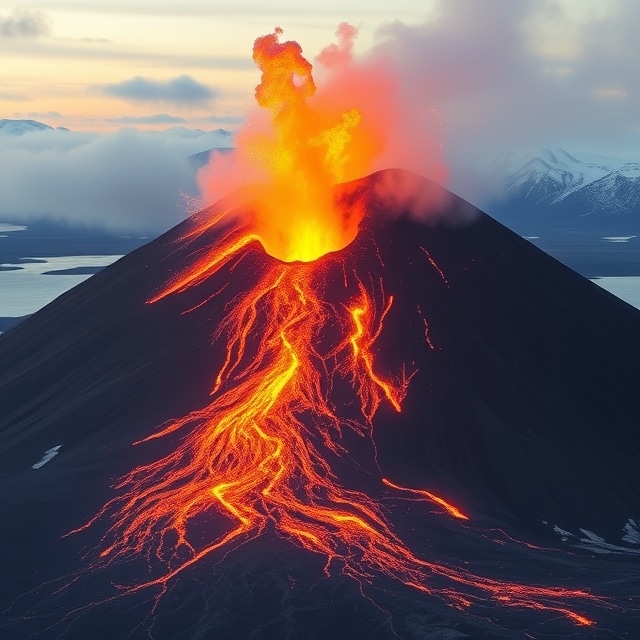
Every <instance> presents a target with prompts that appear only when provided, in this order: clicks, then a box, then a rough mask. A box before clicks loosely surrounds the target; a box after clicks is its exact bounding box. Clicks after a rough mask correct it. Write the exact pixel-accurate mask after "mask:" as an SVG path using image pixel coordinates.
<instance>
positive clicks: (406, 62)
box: [0, 0, 640, 219]
mask: <svg viewBox="0 0 640 640" xmlns="http://www.w3.org/2000/svg"><path fill="white" fill-rule="evenodd" d="M342 21H347V22H350V23H352V24H354V25H355V26H357V27H358V28H359V36H358V39H357V42H356V55H357V56H358V57H359V58H360V59H363V60H366V59H367V58H371V57H378V58H386V59H388V60H390V61H391V62H392V65H393V69H394V73H395V75H396V77H397V80H398V86H399V91H400V92H401V93H402V96H403V100H404V101H405V104H407V105H412V106H413V107H415V106H416V105H420V106H421V108H423V109H425V110H434V111H435V112H437V113H438V117H439V119H440V121H441V123H442V129H443V142H444V149H445V154H446V155H447V159H448V161H449V162H450V163H451V165H452V169H453V173H454V174H455V168H456V167H457V166H461V165H462V164H464V160H465V159H467V158H472V157H473V158H480V162H481V161H482V158H483V157H484V156H485V155H486V156H489V155H492V154H495V153H511V152H514V151H518V150H520V149H525V148H532V147H541V146H563V147H565V148H567V149H569V150H573V151H576V152H577V151H589V152H594V153H602V154H636V155H637V154H638V153H639V152H640V151H639V150H640V64H639V63H638V60H640V38H638V35H637V34H638V32H640V2H638V1H637V0H517V1H516V0H423V1H422V2H415V0H393V1H389V0H387V1H386V2H381V1H379V0H350V1H349V2H344V0H340V1H338V0H324V1H323V2H311V1H306V2H305V1H303V0H295V1H294V0H272V1H270V2H268V3H267V2H262V1H259V0H233V1H231V0H181V1H180V2H179V1H178V0H127V1H125V0H33V2H16V3H14V4H11V3H10V2H9V3H6V2H5V3H2V4H0V61H1V62H0V118H30V119H35V120H39V121H41V122H46V123H47V124H49V125H51V126H53V127H59V126H63V127H67V128H69V129H72V130H73V131H74V132H78V133H79V134H83V135H88V136H91V135H94V136H95V134H97V133H103V134H105V133H108V134H110V135H114V136H116V138H115V140H111V141H109V142H105V141H97V139H96V138H91V139H89V138H82V140H81V139H80V138H76V141H77V143H78V144H77V145H76V146H73V145H70V143H69V141H68V140H67V141H66V142H65V143H64V144H65V145H66V147H65V148H64V149H60V150H58V149H55V148H53V146H51V148H50V149H49V153H50V156H51V157H57V165H58V167H57V170H58V173H59V175H58V176H57V180H59V181H62V182H64V175H65V171H64V169H65V163H67V164H68V168H69V169H71V168H73V169H75V170H77V171H79V172H81V169H82V167H84V166H86V164H87V162H90V161H91V160H95V161H96V162H97V158H98V157H100V158H108V159H109V160H108V162H111V161H112V159H113V157H114V155H112V154H115V153H122V151H123V149H127V150H128V149H129V148H134V147H135V149H137V152H138V153H139V157H140V158H142V157H147V156H150V157H153V158H155V160H156V162H155V164H154V163H152V164H153V165H154V172H153V173H147V174H145V176H144V178H145V179H146V180H147V182H149V181H150V183H151V184H153V183H154V181H156V182H159V183H162V182H163V176H164V175H165V172H169V171H174V175H179V174H180V172H179V171H178V172H177V173H175V170H176V167H175V166H174V164H172V162H173V161H170V160H168V159H167V160H166V162H161V160H160V158H161V154H160V152H159V150H158V149H159V148H160V147H162V148H164V149H165V151H166V152H167V154H168V153H169V152H171V153H173V152H174V151H176V152H177V151H180V152H181V153H182V152H187V151H188V152H196V151H198V150H201V149H203V148H207V147H206V144H205V143H208V142H209V140H208V139H202V140H199V141H198V140H195V141H194V140H193V138H191V143H189V144H186V143H185V136H184V135H183V136H177V135H172V136H170V137H171V139H172V140H174V141H177V143H176V145H177V146H175V147H173V146H172V143H170V142H166V141H165V142H163V143H160V142H159V141H158V140H157V138H154V137H153V136H152V135H150V136H148V137H147V138H145V139H144V140H143V139H141V138H140V136H138V138H135V136H134V134H133V133H131V131H130V129H131V128H132V127H135V128H136V129H137V130H138V132H144V131H163V130H167V129H169V128H171V127H176V126H179V127H185V128H189V129H195V128H198V129H202V130H205V131H209V130H213V129H216V128H218V127H224V128H226V129H230V130H234V129H236V128H237V127H238V126H240V124H241V122H242V121H243V118H244V117H245V115H246V113H247V112H248V111H249V110H250V109H252V108H253V107H254V98H253V91H254V88H255V86H256V84H257V83H258V81H259V72H258V70H257V69H256V68H255V65H254V64H253V62H252V60H251V48H252V44H253V41H254V40H255V38H256V37H258V36H260V35H264V34H267V33H270V32H271V31H272V30H273V28H274V27H275V26H276V25H278V26H280V27H282V28H283V29H284V38H285V39H293V40H297V41H298V42H300V44H301V45H302V47H303V51H304V53H305V55H306V57H307V58H308V59H310V60H313V59H314V58H315V56H316V55H317V54H318V53H319V52H320V51H321V50H322V48H323V47H324V46H326V45H327V44H328V43H330V42H332V41H334V32H335V30H336V27H337V25H338V24H339V23H340V22H342ZM414 110H415V109H414ZM123 127H127V128H129V133H128V134H127V135H125V134H123V132H122V131H121V132H120V133H113V132H117V131H118V130H119V129H122V128H123ZM127 136H128V137H127ZM134 138H135V139H134ZM141 140H143V141H141ZM149 141H151V142H149ZM2 144H4V143H2ZM50 144H51V145H55V144H56V143H55V142H54V141H53V139H51V142H50ZM136 145H138V146H136ZM140 145H141V146H140ZM153 145H155V147H154V146H153ZM138 147H139V148H138ZM7 149H8V147H7V146H6V145H5V148H4V149H3V148H2V147H0V169H3V171H4V170H6V168H7V167H9V166H10V167H14V168H13V170H12V176H13V177H12V183H15V175H16V172H17V171H18V170H19V169H18V168H17V167H18V166H19V164H20V163H19V161H22V162H23V164H24V166H27V165H29V164H30V163H31V162H32V159H33V158H29V157H28V156H27V155H24V153H23V155H22V156H20V157H18V156H16V155H15V154H16V153H18V151H17V150H16V148H15V145H14V146H13V147H11V154H13V155H11V156H9V155H8V154H9V151H7ZM79 149H82V154H84V155H82V154H80V152H79ZM22 151H24V150H22ZM22 151H21V152H20V153H22ZM38 152H39V153H41V152H42V149H39V151H38ZM25 153H26V152H25ZM56 153H58V154H59V155H58V156H56ZM100 154H102V155H100ZM72 156H73V157H72ZM50 159H51V158H50ZM39 161H40V165H37V166H41V169H40V171H41V172H42V174H43V176H44V174H46V171H47V168H46V158H44V157H42V156H40V157H39ZM104 162H107V161H106V160H105V161H104ZM156 165H157V166H156ZM101 166H102V165H100V166H97V167H94V169H95V172H96V173H97V174H99V172H100V170H101ZM132 170H133V169H131V171H132ZM185 171H186V169H185ZM124 173H125V174H126V173H127V172H126V171H125V172H124ZM0 175H1V174H0ZM455 177H456V176H455V175H454V178H455ZM459 178H460V176H458V180H459ZM42 179H44V177H43V178H42ZM87 179H88V178H87ZM187 183H188V180H187V179H186V178H185V180H184V181H183V180H182V178H180V179H177V178H176V179H173V180H172V181H171V185H172V186H171V188H172V189H174V191H175V190H176V189H178V187H180V188H181V189H183V190H184V189H187V187H185V185H186V184H187ZM166 184H167V181H166V180H164V185H165V186H166ZM189 188H191V187H189ZM0 189H1V190H2V192H3V194H4V196H5V200H7V198H8V199H9V200H12V199H15V200H16V201H19V200H21V198H22V196H21V194H20V193H19V192H17V191H16V190H15V188H14V191H13V192H12V191H11V185H10V184H9V179H8V178H5V179H4V180H3V179H2V178H0ZM60 189H61V191H64V188H63V187H60ZM104 190H105V191H108V190H109V189H107V188H106V187H104ZM187 190H188V189H187ZM165 195H166V194H165ZM176 199H177V198H176V197H174V198H173V199H172V201H171V207H172V210H173V209H175V207H176ZM50 200H51V199H50V198H49V201H50ZM16 206H18V205H16ZM38 206H39V205H37V204H32V205H30V208H29V210H30V211H32V212H33V211H35V210H37V209H38ZM68 206H69V205H68ZM167 206H168V205H167ZM20 207H22V210H23V213H24V209H25V207H24V206H23V205H19V206H18V208H20ZM109 210H111V209H109ZM1 213H3V212H2V211H0V214H1ZM78 215H80V214H78ZM100 215H101V216H102V217H104V216H107V217H108V213H102V214H100ZM127 215H129V214H127ZM163 215H164V214H163ZM166 215H167V216H168V217H169V218H171V216H170V215H169V214H166ZM165 217H166V216H165ZM163 219H164V218H163Z"/></svg>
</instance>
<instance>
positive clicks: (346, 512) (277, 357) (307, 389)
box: [82, 31, 595, 625]
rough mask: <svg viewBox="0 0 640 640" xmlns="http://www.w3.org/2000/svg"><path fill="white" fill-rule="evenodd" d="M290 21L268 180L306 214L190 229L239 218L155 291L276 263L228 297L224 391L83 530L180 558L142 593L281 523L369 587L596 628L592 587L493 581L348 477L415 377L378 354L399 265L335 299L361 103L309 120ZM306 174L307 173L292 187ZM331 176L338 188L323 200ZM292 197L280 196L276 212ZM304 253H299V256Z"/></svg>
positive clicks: (275, 46)
mask: <svg viewBox="0 0 640 640" xmlns="http://www.w3.org/2000/svg"><path fill="white" fill-rule="evenodd" d="M279 33H280V32H279V31H276V33H275V34H273V35H271V36H265V37H264V38H259V39H258V40H257V41H256V46H255V50H254V57H255V59H256V60H257V61H258V63H259V64H260V66H261V68H262V69H263V84H262V85H261V86H260V87H259V88H258V91H257V94H258V99H259V100H260V102H261V104H265V106H267V108H269V109H270V110H271V113H272V114H273V123H274V126H275V128H276V132H277V133H276V135H275V137H274V139H275V140H276V144H275V148H274V154H275V155H274V158H273V166H274V167H275V168H274V171H275V179H274V182H273V184H272V185H271V186H268V188H267V189H266V191H264V190H263V191H262V193H267V194H268V196H269V197H270V198H274V197H275V198H276V200H277V199H278V198H279V197H280V196H279V195H278V194H281V193H282V190H283V189H286V187H287V186H289V187H291V190H292V194H293V195H291V196H290V197H289V198H285V199H284V204H282V207H284V208H288V207H293V208H294V210H295V211H294V212H293V213H294V219H295V221H296V222H295V224H285V223H284V222H283V221H282V220H276V222H275V223H274V227H272V228H271V229H270V230H269V234H268V236H269V237H268V238H267V237H266V236H265V225H268V222H269V218H268V217H266V216H265V215H264V211H262V212H259V213H258V214H257V215H255V216H253V217H251V218H250V219H249V220H245V221H240V220H238V219H234V220H233V223H232V224H228V220H227V217H229V218H230V216H227V213H226V212H225V211H221V213H220V214H219V216H218V218H215V219H214V220H213V222H211V221H210V222H202V221H201V224H200V226H196V227H195V228H194V229H193V230H192V231H190V232H189V233H188V234H186V235H185V237H184V238H183V240H184V241H185V242H186V241H190V240H192V239H193V238H197V237H198V236H199V235H200V234H202V233H204V231H205V230H206V229H207V228H208V227H210V226H211V225H212V224H214V225H215V224H217V223H218V222H220V221H222V222H224V223H225V224H224V226H222V225H221V229H222V230H221V231H220V235H219V240H218V242H217V243H216V245H215V246H213V247H210V248H209V249H208V250H207V251H206V252H204V253H203V254H202V255H200V257H199V258H198V259H196V260H194V261H193V263H192V264H190V265H189V266H188V268H186V269H185V270H184V271H183V272H182V273H179V274H177V275H176V276H175V277H174V278H173V279H172V280H171V281H170V282H168V283H167V284H166V285H165V286H164V287H163V288H162V289H161V290H160V291H158V292H157V293H156V294H155V295H154V296H153V297H152V298H151V299H150V300H149V302H150V303H153V304H162V303H163V301H164V300H165V299H166V298H167V297H169V296H179V295H181V294H182V293H184V292H186V291H187V290H193V289H195V290H196V291H197V288H198V287H199V286H200V285H201V284H202V283H203V282H205V281H206V280H207V279H209V278H213V277H217V276H219V275H220V274H222V273H224V274H226V276H228V275H229V274H231V273H232V271H233V265H234V264H238V263H239V262H240V261H242V260H244V259H246V257H247V256H248V255H251V254H252V252H255V251H262V248H261V245H262V247H264V249H265V250H266V251H267V253H270V254H272V255H273V256H274V257H273V258H268V257H265V260H264V261H263V263H261V264H264V265H266V267H265V268H264V269H262V271H261V273H260V275H259V277H257V279H256V281H255V282H254V283H251V284H249V285H246V290H244V291H243V292H241V293H239V294H236V295H235V297H233V299H232V300H228V301H227V304H226V305H225V313H224V317H223V318H221V319H220V320H219V325H218V326H217V327H216V329H215V332H214V333H213V341H214V344H216V345H221V348H222V349H223V352H224V354H225V357H224V359H223V363H222V366H221V367H220V369H219V371H218V372H217V374H216V375H215V376H212V380H211V394H210V400H209V403H208V404H207V405H206V406H204V407H202V408H198V409H196V410H194V411H192V412H190V413H189V414H187V415H186V416H184V417H180V418H177V419H174V420H171V421H169V422H168V423H166V424H164V425H162V426H161V427H160V428H159V430H158V431H157V432H155V433H153V434H152V435H150V436H149V437H147V438H146V439H144V440H142V441H141V442H146V441H150V440H156V439H159V438H166V437H167V436H169V435H170V434H181V435H182V438H181V439H180V440H179V444H178V445H177V447H176V448H175V450H173V451H172V452H171V453H169V454H168V455H167V456H166V457H163V458H161V459H159V460H157V461H156V462H153V463H150V464H145V465H143V466H140V467H138V468H135V469H133V470H132V471H131V472H129V473H128V474H126V475H125V476H124V477H123V478H121V480H120V481H119V482H118V484H117V485H116V489H117V490H118V495H117V496H116V497H115V498H113V499H112V500H111V501H110V502H108V503H107V504H106V505H105V506H104V507H103V509H102V510H101V511H100V513H99V514H98V515H97V516H96V517H95V518H94V519H93V520H92V521H91V522H89V523H88V524H87V525H85V527H82V528H83V529H84V528H86V527H88V526H89V525H91V524H92V523H94V522H96V521H97V520H98V519H99V518H101V517H103V516H104V517H107V518H110V520H111V523H112V524H111V526H110V528H109V530H108V531H107V533H106V535H105V537H104V539H103V547H102V550H101V554H100V555H101V560H100V561H99V563H101V564H103V565H108V564H111V563H113V562H115V561H118V560H125V559H129V558H132V557H134V556H136V555H139V554H143V555H146V556H147V557H149V558H157V559H158V560H159V561H160V562H161V564H162V566H163V567H164V569H163V570H162V572H161V574H160V575H159V576H157V577H154V578H152V579H149V580H147V581H145V582H142V583H139V584H137V585H134V586H130V587H128V588H127V589H126V591H127V592H131V591H137V590H140V589H144V588H149V587H153V586H155V587H158V588H159V589H160V592H161V593H163V592H164V591H165V590H166V588H167V586H168V583H169V581H170V580H172V579H173V578H174V577H175V576H176V575H177V574H179V573H180V572H183V571H185V570H186V569H187V568H189V567H191V566H192V565H193V564H194V563H196V562H198V561H200V560H201V559H202V558H204V557H205V556H209V555H213V556H214V558H218V559H220V558H221V557H222V554H223V553H224V552H227V551H229V550H231V549H235V548H237V547H238V546H239V545H241V544H244V543H247V542H248V541H249V540H252V539H255V538H257V537H258V536H260V534H261V533H263V532H264V531H265V529H266V528H267V527H270V528H272V529H274V530H275V531H276V532H277V533H278V534H279V535H280V536H282V537H283V538H285V539H287V540H289V541H290V542H291V543H293V544H295V545H297V546H298V547H300V548H302V549H306V550H308V551H310V552H314V553H317V554H321V555H322V556H324V558H326V565H325V572H326V573H327V575H329V574H330V573H332V572H334V571H340V572H342V573H343V574H345V575H348V576H351V577H353V578H355V579H356V580H358V581H360V582H361V583H366V582H370V581H372V580H373V579H374V576H375V575H376V574H382V575H385V576H387V577H390V578H393V579H395V580H398V581H401V582H402V583H404V584H405V585H407V586H410V587H412V588H415V589H417V590H419V591H422V592H425V593H428V594H433V595H436V596H440V597H442V598H444V599H446V600H447V601H449V602H451V603H452V604H454V605H455V606H459V607H466V606H469V605H471V604H472V603H474V602H479V601H481V600H483V599H487V598H489V599H492V600H494V601H495V602H499V603H501V604H503V605H505V606H509V607H518V608H528V609H535V610H544V611H551V612H555V613H559V614H562V615H564V616H566V617H567V618H569V619H570V620H572V621H573V622H575V623H577V624H584V625H588V624H592V622H591V621H590V620H589V619H587V618H586V617H584V616H582V615H580V614H578V613H576V612H574V611H573V610H571V609H570V608H568V606H567V605H566V604H565V603H566V602H567V600H572V599H576V598H577V599H586V600H592V601H593V600H595V598H594V597H593V596H591V595H590V594H589V593H588V592H585V591H581V590H577V589H562V588H556V587H541V586H525V585H521V584H516V583H511V582H506V581H499V580H494V579H489V578H484V577H481V576H478V575H475V574H473V573H472V572H470V571H469V570H467V569H461V568H457V567H452V566H447V565H445V564H440V563H436V562H431V561H429V560H427V559H424V558H422V557H418V556H417V555H416V554H414V552H412V551H411V549H410V548H409V547H408V546H407V545H406V544H405V543H404V542H403V541H402V540H401V539H400V537H399V536H398V535H397V534H396V533H395V532H394V531H393V528H392V526H391V524H390V522H389V521H388V519H387V517H386V516H385V513H384V511H383V509H382V507H381V506H380V504H379V503H378V502H377V500H376V499H374V498H373V497H371V496H369V495H368V494H367V493H365V492H364V491H362V490H356V489H350V488H347V487H345V486H343V483H342V482H341V478H340V476H339V473H338V472H337V471H336V468H337V466H339V465H340V464H343V463H344V460H345V459H348V456H347V455H346V454H347V453H348V452H347V451H346V449H345V447H344V445H343V444H342V443H343V442H345V438H344V435H345V432H346V431H347V430H352V431H354V432H355V433H356V434H358V435H359V436H361V437H364V438H368V439H369V442H370V443H371V445H372V447H371V448H372V449H373V448H374V447H373V435H372V422H373V420H374V418H375V416H376V414H377V412H378V410H379V409H380V407H381V406H382V405H383V404H387V405H388V407H389V409H390V411H391V412H394V411H395V412H400V411H401V410H402V402H403V399H404V398H405V396H406V394H407V393H409V392H410V391H411V379H412V375H413V374H414V373H415V372H414V371H412V370H411V369H401V370H400V371H397V372H395V373H392V374H388V373H382V372H380V371H379V370H378V367H377V366H376V341H377V339H378V337H379V335H380V332H381V330H382V327H383V324H384V321H385V317H386V315H387V314H388V313H389V311H390V309H392V308H393V304H394V298H393V296H392V295H390V293H389V292H387V291H386V290H385V282H384V278H383V277H382V278H381V277H379V276H376V275H373V274H368V273H365V274H361V273H359V272H358V271H357V270H356V269H351V268H347V267H344V278H343V282H342V283H340V284H336V282H335V280H333V281H332V282H331V286H332V287H339V286H341V287H343V291H342V292H341V293H340V295H338V296H337V297H336V296H333V297H331V299H332V300H335V299H340V300H344V301H346V302H345V303H344V304H343V303H340V304H336V303H331V302H329V301H328V300H329V296H327V295H326V293H327V291H326V288H327V286H329V285H328V283H327V281H326V278H325V275H326V269H327V265H328V264H336V263H340V261H341V251H340V250H343V249H344V247H347V246H348V245H349V243H350V242H351V241H352V240H353V239H354V237H355V234H356V233H357V230H358V223H359V222H360V221H361V219H362V217H363V215H364V208H362V207H360V208H358V207H356V206H354V207H352V208H351V209H349V210H345V209H344V207H340V206H338V205H336V204H334V202H333V195H332V194H333V192H332V191H331V190H330V189H329V186H331V182H333V181H336V180H337V179H338V178H339V174H340V171H339V167H340V166H341V164H342V163H343V157H344V155H345V154H348V152H349V131H350V129H351V128H353V127H356V126H357V117H356V115H355V114H356V112H355V111H354V112H349V113H347V115H346V116H345V118H344V119H343V120H342V121H341V122H340V123H339V124H338V125H337V126H334V127H330V128H329V129H326V130H325V132H324V134H322V135H319V134H318V131H317V129H316V128H314V127H311V130H308V126H307V125H308V119H309V118H311V121H315V120H314V117H313V116H312V115H310V110H309V108H308V106H307V104H306V102H305V100H304V99H303V98H304V97H305V96H308V95H309V94H310V93H312V91H313V81H312V79H311V75H310V72H311V65H309V63H306V61H305V60H304V58H301V56H300V50H299V46H298V45H297V44H296V43H285V44H280V43H279V42H278V36H279ZM303 61H304V62H303ZM305 63H306V64H305ZM301 122H302V124H301ZM305 136H306V137H305ZM292 137H293V138H294V139H293V140H292ZM305 140H306V144H303V142H304V141H305ZM301 141H302V142H301ZM289 149H291V150H293V149H295V150H296V151H295V152H294V151H291V153H289ZM299 157H300V158H302V157H304V158H305V162H304V163H302V164H301V165H298V168H300V167H301V166H303V167H305V171H306V173H305V176H304V179H303V180H302V179H300V180H301V181H299V173H298V172H297V171H294V169H293V166H292V165H296V163H297V158H299ZM310 167H315V169H313V170H312V169H311V168H310ZM336 167H338V169H336ZM288 175H292V176H294V177H290V179H289V180H288V181H287V185H285V184H284V178H285V177H286V176H288ZM327 176H330V179H329V178H328V177H327ZM327 181H328V182H329V184H327ZM321 188H322V189H324V190H325V191H324V192H323V193H322V194H321V195H322V198H320V199H316V196H317V195H318V193H319V191H318V190H319V189H321ZM300 194H302V196H301V195H300ZM312 202H313V204H314V207H313V208H312V209H311V210H308V209H307V205H310V204H311V203H312ZM327 203H329V204H330V206H328V207H327V208H324V205H325V204H327ZM274 207H275V201H274V200H270V201H269V207H268V208H269V210H270V211H272V212H273V211H274ZM307 212H309V213H310V215H309V216H307V215H306V214H307ZM289 213H291V211H289ZM345 221H347V222H345ZM318 230H321V231H322V233H318ZM327 254H329V255H327ZM320 256H324V257H322V258H321V259H319V258H320ZM292 257H293V258H294V259H295V260H296V261H293V262H291V261H285V260H289V259H291V258H292ZM428 258H429V260H430V261H431V257H430V256H428ZM395 293H396V295H399V296H401V295H402V292H401V291H400V292H395ZM218 295H222V294H221V293H220V294H218ZM209 300H210V299H204V300H202V302H201V303H200V304H207V303H208V302H209ZM186 312H188V310H187V311H186ZM392 415H393V414H392ZM374 466H375V465H374ZM377 481H378V483H379V485H380V488H381V490H382V486H383V484H384V485H386V486H387V487H389V488H390V489H395V490H397V491H401V492H402V491H404V492H407V491H409V492H412V494H413V495H416V496H419V497H420V498H426V499H428V500H430V501H431V502H433V503H435V504H436V505H438V508H441V509H442V510H443V511H445V512H446V513H448V514H449V515H450V516H452V517H455V518H457V519H460V520H467V519H468V518H467V516H466V515H464V514H463V513H462V512H461V511H460V510H459V509H457V508H456V507H453V506H452V505H450V504H449V503H448V502H446V501H445V500H443V499H441V498H439V497H438V496H435V495H434V494H433V493H430V492H428V491H423V490H413V489H407V488H405V487H401V486H399V485H396V484H394V483H392V482H391V481H389V480H383V479H382V478H381V477H379V478H378V480H377ZM203 532H204V533H203ZM216 552H220V553H219V554H218V555H217V556H216V555H215V554H216ZM443 583H444V585H445V586H442V585H443ZM437 585H440V586H437Z"/></svg>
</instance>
